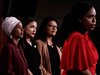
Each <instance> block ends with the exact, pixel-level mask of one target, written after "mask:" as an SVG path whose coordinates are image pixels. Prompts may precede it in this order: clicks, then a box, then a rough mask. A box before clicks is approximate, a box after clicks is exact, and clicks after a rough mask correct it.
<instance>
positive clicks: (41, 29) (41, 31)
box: [34, 17, 59, 46]
mask: <svg viewBox="0 0 100 75" xmlns="http://www.w3.org/2000/svg"><path fill="white" fill-rule="evenodd" d="M50 21H55V22H56V23H57V25H58V28H57V33H56V35H55V36H53V38H52V41H53V43H54V44H56V45H58V46H59V43H58V42H59V41H58V32H59V24H58V21H57V20H56V18H54V17H46V18H45V19H44V20H43V21H42V22H41V24H40V27H39V29H38V30H37V32H36V35H35V38H34V39H35V40H37V39H40V40H42V41H43V42H45V41H47V33H46V32H45V31H44V30H45V28H46V26H47V24H48V22H50Z"/></svg>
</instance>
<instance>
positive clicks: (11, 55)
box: [0, 41, 28, 75]
mask: <svg viewBox="0 0 100 75" xmlns="http://www.w3.org/2000/svg"><path fill="white" fill-rule="evenodd" d="M18 47H19V49H18ZM0 65H1V66H0V69H1V74H0V75H27V74H28V73H27V62H26V60H25V57H24V53H23V50H22V47H21V46H19V45H18V46H17V45H16V44H14V43H13V42H12V41H10V42H8V44H7V45H5V46H4V47H3V49H2V52H1V64H0Z"/></svg>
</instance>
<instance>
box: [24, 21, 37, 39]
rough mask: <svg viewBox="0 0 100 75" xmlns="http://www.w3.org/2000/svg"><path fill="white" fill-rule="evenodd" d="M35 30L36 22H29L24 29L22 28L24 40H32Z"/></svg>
mask: <svg viewBox="0 0 100 75" xmlns="http://www.w3.org/2000/svg"><path fill="white" fill-rule="evenodd" d="M36 28H37V23H36V21H32V22H30V23H29V24H28V25H27V26H26V27H24V32H25V36H26V38H33V37H34V35H35V33H36Z"/></svg>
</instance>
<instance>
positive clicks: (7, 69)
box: [1, 46, 16, 75]
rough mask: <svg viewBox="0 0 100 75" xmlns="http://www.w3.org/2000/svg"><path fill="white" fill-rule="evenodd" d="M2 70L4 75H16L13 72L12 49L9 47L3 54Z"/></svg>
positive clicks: (6, 47) (4, 49) (5, 48)
mask: <svg viewBox="0 0 100 75" xmlns="http://www.w3.org/2000/svg"><path fill="white" fill-rule="evenodd" d="M1 69H2V74H3V75H16V74H15V73H14V71H13V62H12V49H11V48H10V47H8V46H5V47H4V48H3V50H2V53H1Z"/></svg>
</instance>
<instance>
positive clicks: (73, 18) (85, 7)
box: [60, 2, 93, 46]
mask: <svg viewBox="0 0 100 75" xmlns="http://www.w3.org/2000/svg"><path fill="white" fill-rule="evenodd" d="M92 7H93V6H92V5H91V4H90V3H88V2H79V3H77V4H76V5H74V6H73V8H72V10H71V13H70V14H67V15H66V16H65V17H64V19H63V23H62V26H61V29H60V44H61V46H63V44H64V41H65V39H66V38H68V37H69V34H70V33H72V32H74V31H78V32H80V33H82V34H83V33H84V32H85V30H84V27H83V26H82V24H81V22H80V21H79V19H80V18H82V17H83V16H84V15H85V14H86V13H87V12H88V11H89V10H90V9H91V8H92ZM67 40H68V39H67Z"/></svg>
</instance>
